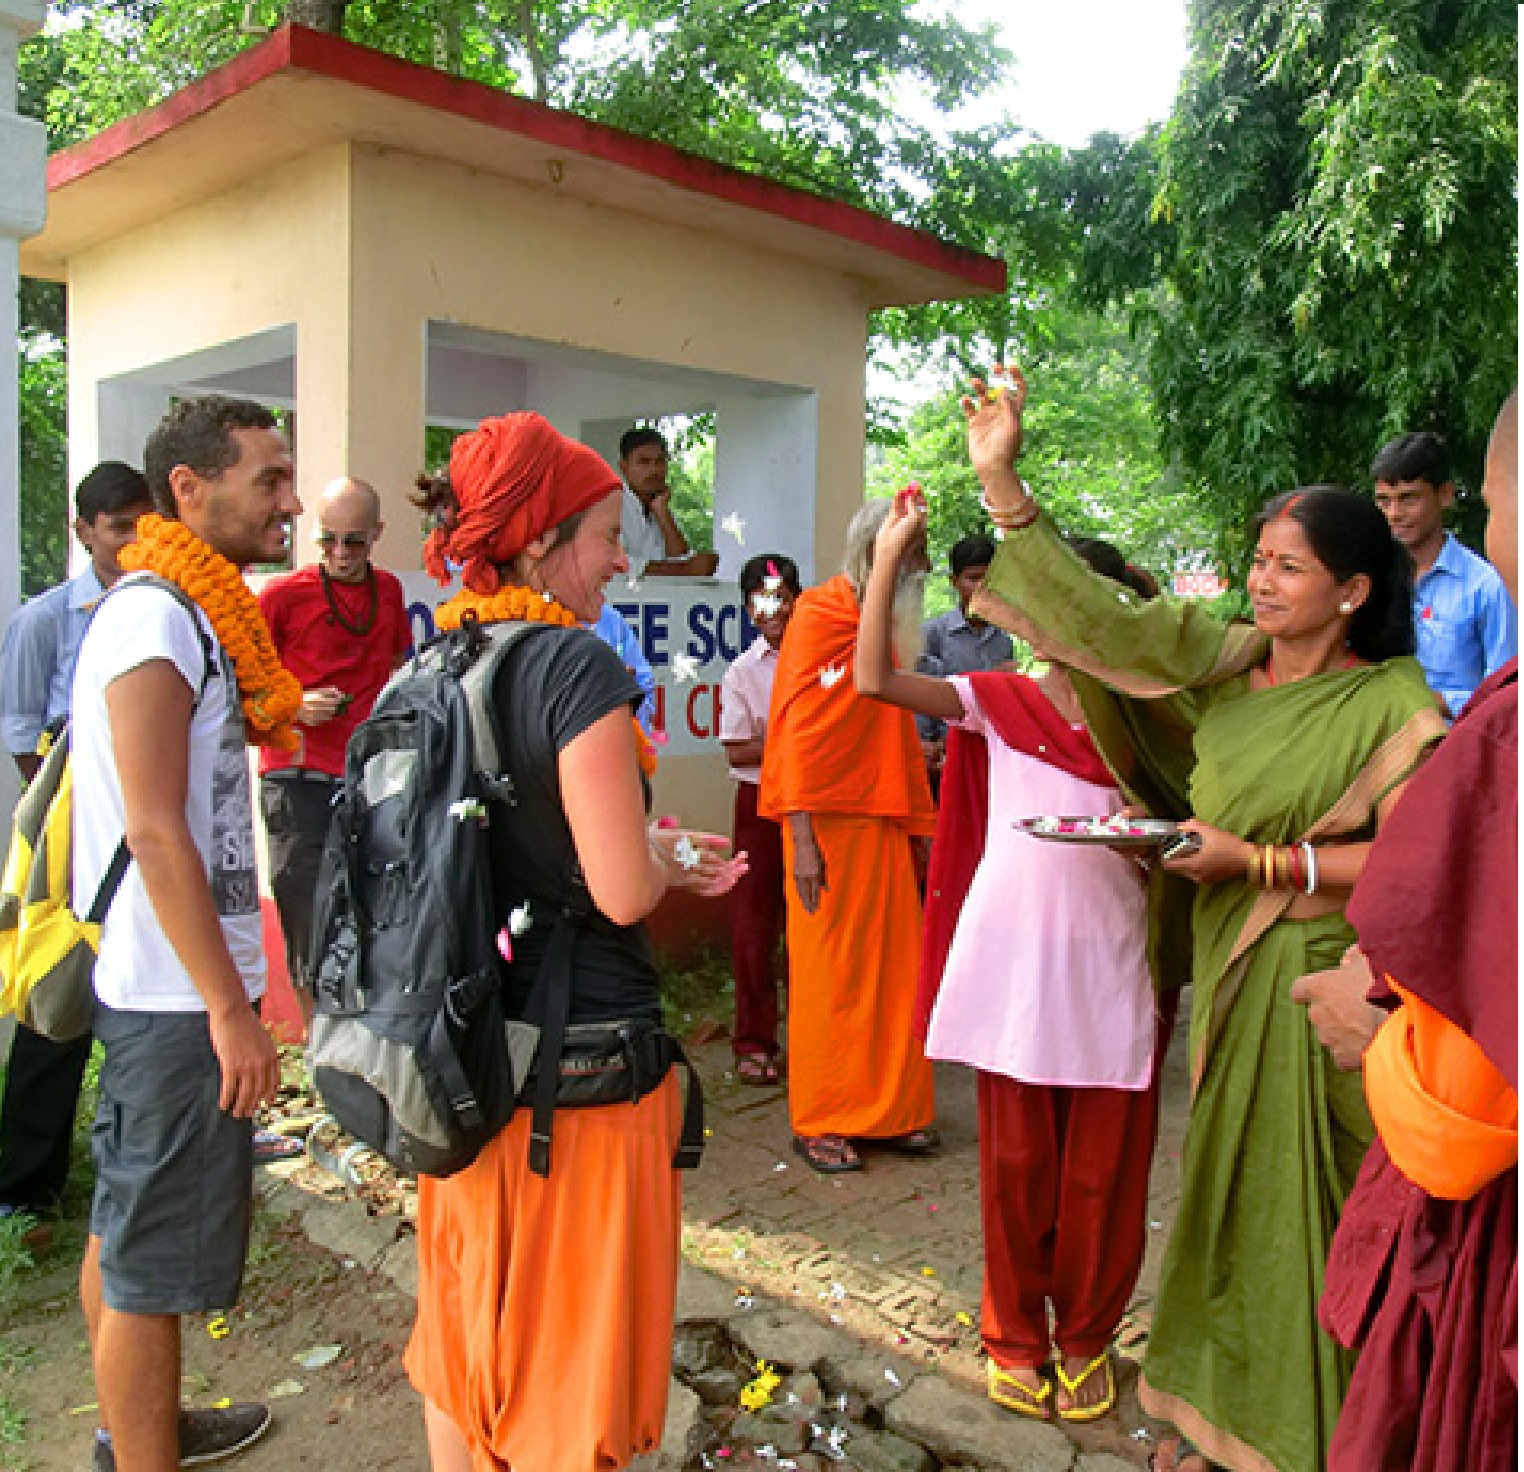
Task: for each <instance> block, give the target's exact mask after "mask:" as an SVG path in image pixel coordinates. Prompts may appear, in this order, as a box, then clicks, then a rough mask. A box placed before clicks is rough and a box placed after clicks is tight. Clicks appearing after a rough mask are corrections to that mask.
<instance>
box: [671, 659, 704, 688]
mask: <svg viewBox="0 0 1524 1472" xmlns="http://www.w3.org/2000/svg"><path fill="white" fill-rule="evenodd" d="M672 677H673V678H674V679H675V680H676V681H677V683H678V684H679V685H682V684H686V683H687V682H688V681H689V680H696V679H698V660H696V659H695V658H694V657H693V656H692V655H691V654H674V655H673V656H672Z"/></svg>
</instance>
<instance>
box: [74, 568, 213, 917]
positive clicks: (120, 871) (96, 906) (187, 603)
mask: <svg viewBox="0 0 1524 1472" xmlns="http://www.w3.org/2000/svg"><path fill="white" fill-rule="evenodd" d="M124 584H128V579H126V578H118V579H117V580H116V582H114V583H113V584H112V585H111V586H110V587H109V588H107V589H106V591H105V592H104V593H103V594H101V596H100V597H99V598H97V599H96V601H95V608H93V609H91V610H90V618H91V619H92V620H93V619H94V618H95V612H96V609H98V608H99V607H100V606H101V604H102V603H104V602H105V601H106V599H108V598H109V597H110V596H111V595H112V594H113V593H114V592H116V590H117V589H118V588H120V587H122V586H123V585H124ZM144 585H149V586H152V587H155V588H160V589H162V590H163V591H164V592H166V593H168V594H169V595H170V597H172V598H173V599H174V600H175V602H176V603H178V604H179V605H180V606H181V607H182V608H183V609H184V610H185V611H186V612H187V613H188V614H189V615H190V621H191V623H192V625H193V626H194V627H195V630H196V634H197V636H198V637H199V638H200V640H201V654H202V657H203V658H204V659H205V661H206V664H205V667H204V668H203V670H202V672H201V688H200V689H199V690H197V691H196V694H195V697H194V699H193V700H192V702H191V709H192V710H194V709H195V708H196V707H197V706H198V705H200V704H201V698H202V696H204V695H205V694H206V687H207V686H208V685H209V684H211V681H212V673H213V671H214V669H215V668H216V652H215V651H214V650H213V648H212V641H211V637H210V636H209V635H208V634H207V632H206V630H205V629H204V628H203V627H202V626H201V619H200V618H199V617H198V616H197V607H196V601H195V599H193V598H192V597H191V595H190V594H189V593H187V592H186V591H185V589H184V588H182V587H181V586H180V585H179V584H178V583H172V582H170V580H169V579H168V578H161V577H159V576H158V575H157V574H155V573H143V574H142V575H141V576H137V577H134V578H132V579H131V583H130V584H129V586H133V587H143V586H144ZM87 627H88V625H87ZM131 863H132V850H131V849H130V848H129V847H128V846H127V835H126V834H125V833H124V834H123V835H122V836H121V838H120V839H119V840H118V842H117V845H116V852H115V853H114V854H112V855H111V862H110V863H109V864H107V865H106V872H105V873H104V874H103V875H102V876H101V882H100V885H99V887H98V888H97V889H96V891H95V898H94V899H93V900H92V901H91V902H90V911H89V913H88V914H87V915H86V916H85V917H84V918H85V919H86V920H87V921H88V922H89V923H90V924H91V925H99V924H101V923H102V922H103V921H104V920H105V918H106V911H107V910H109V909H110V908H111V902H112V900H114V899H115V898H116V892H117V890H119V889H120V888H121V887H122V880H123V879H125V878H126V877H127V866H128V865H129V864H131Z"/></svg>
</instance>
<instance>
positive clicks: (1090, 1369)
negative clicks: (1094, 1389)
mask: <svg viewBox="0 0 1524 1472" xmlns="http://www.w3.org/2000/svg"><path fill="white" fill-rule="evenodd" d="M1097 1370H1103V1371H1105V1374H1106V1394H1105V1395H1103V1396H1102V1397H1101V1398H1100V1400H1098V1401H1096V1403H1095V1404H1094V1405H1093V1406H1070V1407H1069V1408H1068V1409H1067V1410H1065V1409H1064V1408H1063V1407H1062V1406H1060V1407H1059V1408H1058V1419H1059V1420H1060V1421H1099V1420H1100V1419H1101V1417H1102V1416H1104V1415H1105V1414H1106V1412H1107V1411H1109V1410H1111V1408H1112V1407H1113V1406H1115V1405H1116V1403H1117V1381H1116V1376H1115V1375H1114V1374H1113V1373H1112V1370H1111V1355H1110V1354H1109V1353H1107V1351H1106V1350H1104V1349H1103V1350H1102V1351H1101V1352H1100V1353H1099V1354H1098V1355H1096V1357H1095V1358H1094V1359H1093V1360H1091V1361H1090V1363H1089V1364H1088V1365H1086V1366H1085V1368H1084V1369H1083V1370H1081V1371H1080V1372H1079V1374H1078V1375H1076V1376H1075V1377H1074V1378H1073V1379H1072V1380H1071V1379H1070V1378H1069V1375H1068V1372H1067V1371H1066V1370H1065V1369H1064V1362H1063V1359H1062V1358H1061V1357H1060V1358H1058V1359H1055V1360H1054V1361H1053V1373H1054V1374H1055V1375H1057V1376H1058V1383H1059V1384H1060V1385H1061V1386H1062V1387H1063V1388H1064V1392H1065V1394H1067V1395H1071V1396H1072V1395H1074V1394H1075V1393H1076V1392H1077V1391H1078V1390H1079V1388H1080V1387H1081V1386H1082V1385H1083V1384H1084V1383H1085V1382H1086V1381H1087V1380H1088V1379H1089V1378H1090V1377H1091V1376H1092V1375H1093V1374H1095V1372H1096V1371H1097Z"/></svg>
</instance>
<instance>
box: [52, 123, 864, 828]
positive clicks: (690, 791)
mask: <svg viewBox="0 0 1524 1472" xmlns="http://www.w3.org/2000/svg"><path fill="white" fill-rule="evenodd" d="M655 207H656V203H655V202H654V201H653V208H655ZM758 228H759V243H758V245H757V246H756V248H754V249H747V248H738V247H736V246H735V245H734V244H730V243H723V244H722V243H721V242H719V241H718V240H716V239H714V238H712V237H706V236H704V235H702V234H700V233H697V232H694V231H692V230H689V229H680V228H677V227H675V226H673V225H670V224H666V223H663V222H662V221H660V220H658V219H656V218H653V217H645V216H638V215H632V214H630V213H628V212H623V211H621V212H615V211H613V210H611V209H607V208H603V207H601V206H598V205H594V204H589V203H587V202H585V201H580V200H576V199H572V198H569V197H566V196H565V195H562V194H559V193H558V192H557V191H556V190H555V189H554V188H553V187H551V186H549V185H547V186H546V187H543V188H531V187H528V186H525V185H522V184H516V183H511V182H508V181H505V180H502V179H498V178H495V177H487V176H483V175H481V174H480V173H476V172H473V171H471V170H468V169H465V168H460V167H456V166H453V165H450V164H447V163H443V162H441V161H439V160H436V159H424V158H420V157H416V156H412V155H408V154H402V153H398V152H394V151H390V150H383V149H375V148H369V147H363V146H358V145H351V144H347V143H346V144H337V145H332V146H329V147H326V148H324V149H322V150H320V151H318V152H315V153H313V154H310V155H307V156H306V157H303V158H301V159H300V160H298V161H297V162H295V163H293V164H289V165H283V166H282V167H281V168H280V169H279V170H278V171H274V172H271V173H269V174H266V175H263V176H261V177H258V178H256V179H253V180H250V181H248V182H245V183H243V184H241V185H238V186H236V187H234V188H231V189H229V190H228V191H227V192H225V193H224V194H221V195H219V196H217V197H215V198H212V199H210V200H208V201H205V202H203V203H200V204H197V205H195V206H192V207H190V208H187V209H185V210H183V211H180V212H178V213H176V214H174V215H172V216H169V217H166V218H163V219H159V220H157V221H155V222H153V223H152V224H150V225H148V226H147V227H145V228H142V229H139V230H136V231H133V232H131V233H129V234H127V235H125V236H123V237H121V238H119V239H116V240H113V241H111V242H110V243H108V244H105V245H102V246H100V247H98V248H95V249H93V250H91V251H89V252H87V253H85V254H83V255H81V256H79V257H77V258H75V259H73V260H71V261H70V263H69V288H70V314H71V324H70V326H71V331H70V359H71V361H70V420H71V425H70V440H71V454H72V457H73V459H72V464H71V477H72V479H74V480H77V479H78V478H79V476H80V475H82V474H83V473H84V471H86V470H87V469H88V468H89V467H90V466H91V465H92V464H94V463H95V461H96V460H97V459H98V458H99V455H98V447H99V443H100V434H99V430H100V425H99V415H98V407H99V396H98V389H97V385H98V384H100V383H101V382H102V381H106V380H112V379H115V378H118V377H120V376H122V375H132V374H137V373H142V372H144V371H145V370H147V372H146V375H145V376H146V377H148V378H151V379H153V380H154V383H152V384H150V385H149V386H148V388H147V389H146V390H145V401H144V424H145V428H146V427H147V426H151V424H152V422H153V421H154V420H155V419H156V418H157V412H158V411H157V409H156V408H155V407H154V394H155V392H157V391H158V390H159V387H161V386H163V385H171V386H173V385H174V382H175V375H174V372H173V369H172V368H171V369H168V370H164V369H161V368H159V367H157V366H156V365H164V364H166V363H172V360H177V359H182V358H186V357H188V356H190V355H195V354H200V353H205V352H207V351H209V350H212V349H215V348H216V347H217V346H218V345H219V344H222V343H226V342H228V341H230V340H236V339H241V338H247V337H249V336H251V335H253V334H256V333H260V332H268V331H270V330H271V329H275V328H281V327H286V326H289V325H290V324H293V323H294V324H295V325H296V340H297V349H296V350H297V373H296V398H295V407H296V411H297V433H298V445H297V463H298V490H299V492H300V494H301V496H302V498H303V501H304V503H305V504H306V505H307V506H309V507H310V506H311V505H313V504H314V501H315V498H316V493H317V491H318V489H319V488H320V487H321V486H322V485H323V484H324V483H326V482H327V481H328V480H329V479H331V478H332V477H333V476H335V475H338V474H340V473H341V472H345V471H347V472H349V473H354V474H358V475H361V476H364V477H365V478H367V479H369V480H372V481H373V482H374V483H375V484H376V485H377V486H378V487H380V488H381V489H382V491H383V496H384V500H385V503H386V515H387V520H388V529H387V535H386V538H385V540H384V542H383V543H382V545H381V547H380V549H379V551H378V560H379V561H381V562H382V563H383V564H385V565H388V566H392V567H396V568H407V567H417V566H418V565H419V541H420V537H419V530H418V520H417V516H416V513H415V512H414V511H413V510H412V508H411V507H409V506H408V505H407V504H406V503H405V500H404V497H405V495H406V494H407V491H408V490H409V488H410V487H411V484H412V480H413V477H414V475H415V474H416V473H417V471H418V470H419V468H421V466H422V463H423V389H424V348H425V334H426V327H427V323H428V322H429V321H431V320H433V321H444V322H450V323H454V324H460V325H464V326H468V327H473V328H478V329H482V330H485V331H491V332H500V333H507V334H511V335H513V336H515V337H518V338H527V339H537V340H542V341H545V342H549V343H553V344H559V345H565V346H567V347H572V348H580V349H586V350H590V351H596V352H602V353H612V354H618V355H623V356H625V357H628V358H629V359H631V360H644V361H655V362H657V363H665V364H671V365H678V366H681V367H687V368H692V369H697V370H702V371H706V372H717V373H725V374H733V375H737V376H739V377H743V378H745V379H748V380H752V381H754V382H755V381H758V380H760V381H764V382H770V383H776V384H781V385H790V386H793V387H796V388H800V389H804V390H808V391H810V392H812V393H813V394H814V396H815V397H814V400H813V402H814V404H815V409H816V413H817V416H818V424H817V430H816V434H817V465H818V471H817V499H816V505H815V510H814V523H815V524H814V527H813V529H812V531H813V542H814V545H815V548H816V566H817V569H818V571H819V573H820V575H821V576H826V575H828V574H829V573H830V572H831V571H832V570H834V568H835V566H836V563H837V561H838V558H839V555H840V548H841V541H842V533H843V531H844V528H845V526H846V522H847V520H848V518H849V517H850V515H851V512H852V510H853V508H854V507H855V506H856V505H857V504H858V503H859V502H860V500H861V498H862V483H863V472H862V467H863V449H864V417H865V401H864V361H865V352H866V330H867V307H866V302H865V299H864V296H863V294H862V292H861V290H860V289H859V287H858V286H857V285H856V283H854V282H853V281H852V280H851V279H850V278H849V277H846V276H843V275H841V274H839V273H835V272H827V271H824V270H822V269H820V268H818V267H810V266H807V265H805V264H803V263H802V262H800V261H799V260H797V259H792V258H782V257H779V256H777V255H775V254H770V253H769V252H768V250H767V249H766V246H765V240H764V239H763V238H762V237H763V236H764V235H765V230H766V222H765V220H764V219H761V218H760V217H759V226H758ZM187 378H188V379H192V380H193V379H194V378H195V373H194V372H193V371H190V370H187ZM504 407H505V408H508V407H512V406H508V405H505V406H504ZM547 412H548V413H550V414H551V416H552V417H553V418H559V419H560V420H561V421H562V423H561V427H562V428H563V429H566V430H567V431H569V432H572V433H575V432H576V431H577V428H578V426H577V424H576V423H575V422H572V421H570V420H568V419H567V413H568V412H569V409H568V406H561V408H560V409H559V410H558V409H557V408H556V407H554V406H547ZM311 529H312V527H311V521H310V518H305V519H304V520H303V522H302V524H301V525H300V526H299V528H298V533H297V536H298V555H299V557H301V558H303V559H306V558H309V557H310V556H311V555H312V552H311V541H310V531H311ZM679 787H681V812H682V814H683V817H684V819H685V821H687V822H691V823H698V824H701V825H703V826H706V827H711V828H714V829H716V830H717V831H722V832H724V831H728V829H729V816H730V784H729V781H728V778H727V777H726V775H725V770H724V764H723V760H722V759H721V758H720V757H719V756H718V755H704V756H698V757H688V758H682V759H677V760H674V761H672V762H670V763H667V764H665V770H664V772H663V774H662V775H661V776H660V777H659V779H658V782H657V803H658V811H662V810H674V809H675V806H676V801H677V796H678V788H679Z"/></svg>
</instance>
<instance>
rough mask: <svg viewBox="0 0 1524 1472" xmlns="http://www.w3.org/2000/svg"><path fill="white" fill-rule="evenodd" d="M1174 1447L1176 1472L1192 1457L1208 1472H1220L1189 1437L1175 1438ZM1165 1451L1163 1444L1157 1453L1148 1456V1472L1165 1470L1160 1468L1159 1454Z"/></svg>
mask: <svg viewBox="0 0 1524 1472" xmlns="http://www.w3.org/2000/svg"><path fill="white" fill-rule="evenodd" d="M1174 1447H1175V1468H1174V1472H1178V1469H1179V1467H1180V1464H1181V1463H1182V1462H1187V1461H1189V1460H1190V1459H1191V1458H1192V1457H1195V1458H1196V1459H1197V1460H1198V1461H1199V1462H1200V1463H1201V1465H1202V1466H1203V1467H1205V1468H1206V1469H1207V1472H1219V1469H1218V1467H1217V1463H1216V1462H1213V1461H1209V1460H1208V1458H1207V1455H1206V1453H1205V1452H1204V1451H1202V1450H1201V1448H1200V1447H1199V1446H1197V1445H1196V1444H1195V1442H1193V1441H1191V1440H1190V1439H1189V1438H1188V1437H1185V1436H1177V1437H1175V1438H1174ZM1163 1450H1164V1445H1163V1444H1161V1445H1160V1446H1159V1448H1158V1450H1157V1451H1153V1452H1150V1453H1149V1455H1148V1472H1163V1469H1162V1468H1161V1467H1160V1466H1159V1452H1161V1451H1163Z"/></svg>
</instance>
